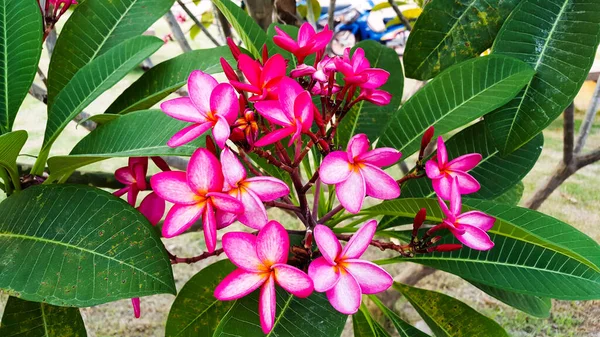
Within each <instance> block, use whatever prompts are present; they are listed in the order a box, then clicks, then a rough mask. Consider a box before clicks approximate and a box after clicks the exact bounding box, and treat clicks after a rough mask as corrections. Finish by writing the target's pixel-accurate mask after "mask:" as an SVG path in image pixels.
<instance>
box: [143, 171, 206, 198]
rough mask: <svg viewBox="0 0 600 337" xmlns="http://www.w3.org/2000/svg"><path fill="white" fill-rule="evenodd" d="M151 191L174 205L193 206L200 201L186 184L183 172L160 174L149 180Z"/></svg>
mask: <svg viewBox="0 0 600 337" xmlns="http://www.w3.org/2000/svg"><path fill="white" fill-rule="evenodd" d="M150 185H151V186H152V190H154V192H156V194H158V196H159V197H161V198H163V199H165V200H167V201H169V202H172V203H174V204H184V205H193V204H196V203H198V201H199V200H200V199H199V198H198V195H196V193H194V191H192V189H191V188H190V187H189V186H188V184H187V179H186V175H185V172H180V171H169V172H160V173H157V174H155V175H153V176H152V178H150Z"/></svg>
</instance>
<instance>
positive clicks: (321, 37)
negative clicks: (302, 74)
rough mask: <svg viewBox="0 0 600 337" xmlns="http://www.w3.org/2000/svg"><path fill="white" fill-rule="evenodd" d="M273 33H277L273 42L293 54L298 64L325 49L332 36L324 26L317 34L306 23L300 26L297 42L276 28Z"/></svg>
mask: <svg viewBox="0 0 600 337" xmlns="http://www.w3.org/2000/svg"><path fill="white" fill-rule="evenodd" d="M275 31H277V35H275V36H274V37H273V42H275V44H276V45H278V46H279V47H281V48H282V49H284V50H287V51H289V52H290V53H292V54H294V56H296V58H297V59H298V63H303V62H304V59H305V58H306V57H307V56H308V55H310V54H313V53H316V52H319V51H322V50H323V49H325V47H326V46H327V44H328V43H329V41H330V40H331V37H332V36H333V31H331V30H329V27H328V26H325V28H323V30H322V31H321V32H319V33H317V32H315V29H314V28H313V27H312V26H311V25H310V24H309V23H308V22H305V23H304V24H302V26H300V30H299V31H298V41H296V40H294V39H292V37H290V36H289V35H288V34H287V33H286V32H284V31H283V30H281V29H280V28H279V27H277V26H275Z"/></svg>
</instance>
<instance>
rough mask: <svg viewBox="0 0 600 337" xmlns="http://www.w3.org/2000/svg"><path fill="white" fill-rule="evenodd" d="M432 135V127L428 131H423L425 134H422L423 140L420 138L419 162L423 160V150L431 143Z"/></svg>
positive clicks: (433, 131)
mask: <svg viewBox="0 0 600 337" xmlns="http://www.w3.org/2000/svg"><path fill="white" fill-rule="evenodd" d="M434 133H435V130H434V128H433V126H430V127H429V129H427V131H425V133H424V134H423V138H421V150H420V151H419V160H421V159H423V155H424V154H425V149H426V148H427V145H429V143H430V142H431V139H432V138H433V134H434Z"/></svg>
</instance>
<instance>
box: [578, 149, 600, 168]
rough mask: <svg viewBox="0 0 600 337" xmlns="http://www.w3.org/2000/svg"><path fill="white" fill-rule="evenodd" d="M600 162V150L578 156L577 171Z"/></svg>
mask: <svg viewBox="0 0 600 337" xmlns="http://www.w3.org/2000/svg"><path fill="white" fill-rule="evenodd" d="M598 160H600V148H597V149H595V150H594V151H592V152H588V153H586V154H581V155H579V156H577V169H580V168H582V167H584V166H587V165H590V164H593V163H595V162H597V161H598Z"/></svg>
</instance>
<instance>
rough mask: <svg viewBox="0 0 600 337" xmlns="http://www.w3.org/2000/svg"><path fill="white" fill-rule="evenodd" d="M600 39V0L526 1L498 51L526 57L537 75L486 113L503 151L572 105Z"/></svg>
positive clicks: (509, 23) (515, 146) (503, 35)
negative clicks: (517, 92) (502, 103)
mask: <svg viewBox="0 0 600 337" xmlns="http://www.w3.org/2000/svg"><path fill="white" fill-rule="evenodd" d="M599 42H600V1H598V0H592V1H580V0H523V1H522V2H521V4H520V5H519V6H518V7H517V9H515V12H514V13H513V15H511V16H510V18H508V20H507V21H506V23H505V24H504V26H503V27H502V29H501V30H500V33H498V37H497V38H496V41H495V42H494V47H493V54H501V55H508V56H513V57H516V58H518V59H521V60H523V61H525V62H527V63H528V64H530V65H531V66H532V67H533V69H534V70H535V72H536V74H535V76H534V77H533V79H531V81H529V83H527V85H526V86H525V88H524V89H523V90H522V91H521V92H520V93H519V94H518V95H517V96H516V97H515V98H514V99H513V100H511V101H510V102H509V103H508V104H506V105H504V106H502V107H500V108H499V109H497V110H495V111H493V112H492V113H490V114H489V115H487V116H486V117H485V120H486V123H487V124H488V126H489V130H490V132H491V134H492V136H493V138H494V140H495V142H496V144H497V147H498V148H499V149H500V151H502V152H503V153H510V152H512V151H514V150H516V149H518V148H519V147H521V146H522V145H523V144H525V143H527V142H528V141H529V140H530V139H531V138H533V137H534V136H535V135H537V134H538V133H540V132H541V131H542V130H543V129H544V128H546V127H547V126H548V125H550V123H552V121H553V120H554V119H556V117H558V116H559V115H560V114H561V113H562V112H563V111H564V110H565V108H566V107H567V106H568V105H569V104H571V102H572V101H573V99H574V98H575V96H576V95H577V93H578V92H579V89H580V88H581V85H582V84H583V82H584V81H585V79H586V78H587V76H588V72H589V71H590V68H591V66H592V63H593V62H594V58H595V55H596V48H597V47H598V43H599Z"/></svg>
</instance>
